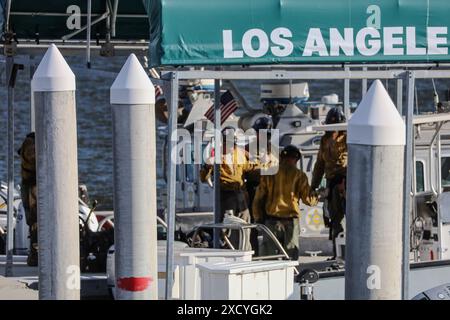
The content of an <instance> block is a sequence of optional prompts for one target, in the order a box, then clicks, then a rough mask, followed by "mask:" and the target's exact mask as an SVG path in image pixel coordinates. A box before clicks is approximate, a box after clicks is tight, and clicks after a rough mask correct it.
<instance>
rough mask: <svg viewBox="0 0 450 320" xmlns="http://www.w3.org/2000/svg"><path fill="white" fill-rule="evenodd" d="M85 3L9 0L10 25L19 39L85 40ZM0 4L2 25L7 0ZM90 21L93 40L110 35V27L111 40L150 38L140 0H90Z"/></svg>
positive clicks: (2, 23)
mask: <svg viewBox="0 0 450 320" xmlns="http://www.w3.org/2000/svg"><path fill="white" fill-rule="evenodd" d="M87 3H88V1H87V0H39V1H37V0H11V11H10V14H9V17H10V20H9V22H10V29H11V30H12V31H13V32H14V33H15V34H16V40H17V41H18V42H19V43H21V42H25V41H34V42H36V43H38V42H39V41H42V40H67V41H68V40H86V29H85V28H84V27H85V26H86V23H87ZM0 4H1V8H0V14H1V15H0V26H1V27H2V29H4V28H5V21H6V19H7V17H6V15H7V9H6V4H7V0H0ZM97 20H98V21H97ZM92 22H93V23H92V31H91V35H92V40H94V41H95V40H98V41H104V40H105V39H106V38H107V35H111V33H110V32H108V30H111V29H113V30H114V31H115V32H113V33H112V37H111V38H112V40H120V41H122V42H124V41H127V42H136V41H148V38H149V34H148V32H149V23H148V16H147V14H146V11H145V8H144V5H143V3H142V1H141V0H131V1H123V0H122V1H119V0H92ZM108 24H109V25H110V26H109V27H108ZM80 29H81V30H80ZM77 30H80V31H79V32H77ZM72 33H73V35H72Z"/></svg>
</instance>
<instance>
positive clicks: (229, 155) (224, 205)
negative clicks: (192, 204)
mask: <svg viewBox="0 0 450 320" xmlns="http://www.w3.org/2000/svg"><path fill="white" fill-rule="evenodd" d="M230 136H231V137H232V140H233V143H231V145H229V143H225V140H226V138H227V137H230ZM222 137H223V139H222V140H223V141H224V143H222V145H223V147H222V163H221V164H220V211H221V217H220V220H221V221H222V220H223V218H224V215H225V212H226V211H229V210H233V214H234V215H235V216H237V217H239V218H241V219H243V220H245V221H246V222H250V212H249V209H248V202H247V194H246V190H245V181H244V174H245V173H246V172H249V171H252V170H256V169H257V168H258V166H257V164H256V163H251V162H250V160H249V155H248V153H247V152H246V151H245V150H244V149H243V148H240V147H239V146H237V145H236V144H235V143H234V138H235V129H234V128H232V127H227V128H224V129H223V130H222ZM228 140H229V139H228ZM209 162H210V163H207V164H205V165H204V166H203V168H202V169H201V171H200V180H201V181H202V182H207V180H208V179H209V178H210V177H211V175H212V173H213V168H214V166H213V164H212V162H213V160H210V161H209Z"/></svg>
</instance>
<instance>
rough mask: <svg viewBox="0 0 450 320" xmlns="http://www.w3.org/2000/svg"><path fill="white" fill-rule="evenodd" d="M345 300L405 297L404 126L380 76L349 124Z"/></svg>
mask: <svg viewBox="0 0 450 320" xmlns="http://www.w3.org/2000/svg"><path fill="white" fill-rule="evenodd" d="M347 143H348V153H349V159H348V173H347V176H348V180H347V217H346V220H347V231H346V234H347V236H346V238H347V241H346V242H347V248H346V263H345V265H346V271H345V298H346V299H358V300H366V299H401V289H402V283H401V279H402V276H401V272H402V270H401V267H402V199H403V158H404V146H405V125H404V122H403V120H402V118H401V117H400V115H399V113H398V111H397V109H396V107H395V105H394V103H393V102H392V100H391V98H390V97H389V94H388V93H387V91H386V90H385V88H384V87H383V85H382V83H381V82H380V81H379V80H377V81H375V82H374V83H373V84H372V86H371V88H370V89H369V91H368V92H367V94H366V95H365V96H364V98H363V100H362V101H361V104H360V105H359V107H358V109H357V110H356V112H355V114H354V115H353V117H352V118H351V119H350V121H349V124H348V140H347Z"/></svg>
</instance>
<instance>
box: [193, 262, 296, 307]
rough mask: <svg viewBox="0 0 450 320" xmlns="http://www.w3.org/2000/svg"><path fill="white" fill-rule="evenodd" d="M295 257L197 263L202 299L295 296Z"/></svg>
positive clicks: (251, 298) (259, 298)
mask: <svg viewBox="0 0 450 320" xmlns="http://www.w3.org/2000/svg"><path fill="white" fill-rule="evenodd" d="M297 265H298V262H297V261H251V262H222V263H204V264H198V265H197V268H199V270H200V278H201V286H202V289H201V299H202V300H287V299H293V296H294V268H295V267H296V266H297Z"/></svg>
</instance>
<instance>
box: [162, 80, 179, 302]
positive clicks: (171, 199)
mask: <svg viewBox="0 0 450 320" xmlns="http://www.w3.org/2000/svg"><path fill="white" fill-rule="evenodd" d="M170 76H171V77H170V99H169V101H168V102H169V104H168V108H169V110H170V111H169V132H168V133H169V137H170V140H169V176H168V178H169V185H168V192H167V197H168V198H167V206H168V209H169V210H168V212H167V250H166V290H165V298H166V300H170V299H172V288H173V281H174V266H173V260H174V252H173V245H174V241H175V214H176V187H177V186H176V183H177V164H176V162H175V161H174V156H176V155H177V141H176V135H175V139H174V138H173V136H172V135H173V134H174V133H176V130H177V123H178V86H179V83H178V72H172V73H171V74H170Z"/></svg>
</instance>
